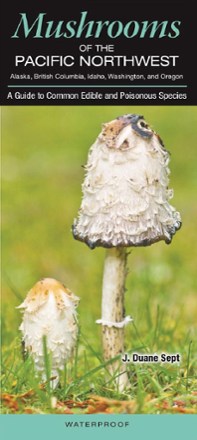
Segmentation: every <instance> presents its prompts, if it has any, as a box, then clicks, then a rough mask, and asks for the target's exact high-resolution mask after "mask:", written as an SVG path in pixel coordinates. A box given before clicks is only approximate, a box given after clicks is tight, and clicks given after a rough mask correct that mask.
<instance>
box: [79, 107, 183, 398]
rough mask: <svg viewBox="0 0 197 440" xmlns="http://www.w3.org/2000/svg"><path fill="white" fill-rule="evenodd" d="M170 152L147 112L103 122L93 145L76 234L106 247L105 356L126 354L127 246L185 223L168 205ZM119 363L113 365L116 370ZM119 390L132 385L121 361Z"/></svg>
mask: <svg viewBox="0 0 197 440" xmlns="http://www.w3.org/2000/svg"><path fill="white" fill-rule="evenodd" d="M168 163H169V153H168V151H167V150H166V149H165V148H164V145H163V142H162V141H161V139H160V137H159V136H158V135H157V134H156V133H155V132H154V131H153V130H152V129H151V128H150V127H149V126H148V124H147V123H146V122H145V120H144V118H143V116H139V115H135V114H128V115H124V116H120V117H118V118H117V119H115V120H113V121H110V122H108V123H106V124H104V125H103V129H102V131H101V133H100V134H99V136H98V138H97V139H96V141H95V143H94V144H93V145H92V147H91V148H90V152H89V155H88V161H87V165H86V166H85V170H86V175H85V180H84V183H83V186H82V190H83V199H82V203H81V208H80V210H79V215H78V218H77V219H75V220H74V224H73V236H74V238H76V239H77V240H80V241H83V242H85V243H86V244H87V245H88V246H89V247H90V248H91V249H94V248H95V247H97V246H102V247H104V248H107V251H106V258H105V267H104V276H103V289H102V318H101V320H98V321H97V322H98V323H101V324H102V328H103V349H104V358H105V360H109V359H110V358H112V357H115V356H117V355H119V354H122V353H124V326H125V325H126V324H127V323H128V322H129V321H131V318H130V317H125V315H124V291H125V278H126V273H127V270H126V258H127V252H126V248H128V247H133V246H149V245H151V244H153V243H156V242H158V241H160V240H164V241H165V242H166V243H167V244H169V243H170V242H171V240H172V237H173V235H174V234H175V232H176V231H177V230H178V229H179V228H180V226H181V219H180V214H179V212H177V211H176V210H175V208H173V207H172V206H171V205H170V204H169V199H170V198H172V196H173V191H172V190H170V189H168V182H169V178H168V176H169V169H168ZM117 368H118V364H117V362H114V364H112V365H111V366H110V367H109V371H110V372H111V373H115V372H117ZM116 381H117V384H118V388H119V390H123V389H124V388H125V387H127V386H128V377H127V373H126V371H125V367H124V366H123V365H122V366H121V367H120V369H119V376H118V377H117V380H116Z"/></svg>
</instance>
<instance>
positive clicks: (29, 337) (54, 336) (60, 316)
mask: <svg viewBox="0 0 197 440" xmlns="http://www.w3.org/2000/svg"><path fill="white" fill-rule="evenodd" d="M78 301H79V298H78V297H77V296H75V295H74V294H73V293H72V292H71V291H70V290H69V289H68V288H67V287H65V286H64V285H63V284H61V283H60V282H59V281H56V280H54V279H52V278H45V279H43V280H41V281H39V282H37V283H36V284H35V285H34V286H33V287H32V289H31V290H30V291H29V292H28V294H27V296H26V298H25V300H24V302H23V303H22V304H21V305H20V306H19V307H18V308H19V309H24V312H23V320H22V323H21V325H20V327H19V329H20V330H21V332H22V335H23V341H24V344H25V349H26V350H27V351H28V352H29V353H30V354H31V356H32V357H33V359H34V362H35V367H36V369H37V370H40V371H44V353H43V336H46V342H47V349H48V351H49V352H50V353H51V370H52V375H57V374H58V373H57V371H58V370H59V369H60V370H61V369H63V368H64V365H65V361H66V360H67V359H68V358H69V357H70V356H71V354H72V351H73V348H74V346H75V344H76V339H77V333H78V326H77V314H76V310H75V309H76V306H77V304H78Z"/></svg>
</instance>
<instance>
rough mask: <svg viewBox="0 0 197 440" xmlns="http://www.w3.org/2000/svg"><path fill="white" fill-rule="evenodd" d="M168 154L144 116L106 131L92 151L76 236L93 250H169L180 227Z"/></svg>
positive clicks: (110, 125)
mask: <svg viewBox="0 0 197 440" xmlns="http://www.w3.org/2000/svg"><path fill="white" fill-rule="evenodd" d="M168 163H169V153H168V151H167V150H166V149H165V148H164V145H163V142H162V141H161V139H160V137H159V136H158V135H157V134H156V133H155V132H154V131H153V130H152V129H151V128H150V127H149V126H148V124H147V123H146V122H145V121H144V118H143V116H139V115H135V114H131V115H124V116H121V117H119V118H117V119H115V120H113V121H111V122H108V123H106V124H104V125H103V129H102V131H101V133H100V134H99V136H98V138H97V139H96V141H95V143H94V144H93V145H92V147H91V149H90V152H89V155H88V162H87V165H86V166H85V170H86V176H85V180H84V183H83V186H82V190H83V199H82V203H81V208H80V210H79V215H78V218H77V219H75V220H74V224H73V236H74V238H76V239H77V240H80V241H84V242H85V243H86V244H87V245H88V246H89V247H90V248H91V249H93V248H95V247H96V246H103V247H106V248H111V247H119V246H121V247H122V246H124V247H128V246H148V245H151V244H152V243H155V242H157V241H160V240H164V241H165V242H166V243H167V244H169V243H170V242H171V240H172V237H173V235H174V234H175V232H176V231H177V230H178V229H179V228H180V227H181V218H180V214H179V212H177V211H176V209H175V208H174V207H173V206H171V205H170V204H169V199H171V198H172V197H173V191H172V190H171V189H168V182H169V178H168V175H169V168H168Z"/></svg>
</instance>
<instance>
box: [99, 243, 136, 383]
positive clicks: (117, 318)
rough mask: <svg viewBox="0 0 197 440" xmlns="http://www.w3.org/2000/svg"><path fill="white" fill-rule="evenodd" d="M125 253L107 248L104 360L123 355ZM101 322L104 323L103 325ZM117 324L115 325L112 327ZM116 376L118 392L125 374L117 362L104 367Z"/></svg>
mask: <svg viewBox="0 0 197 440" xmlns="http://www.w3.org/2000/svg"><path fill="white" fill-rule="evenodd" d="M126 260H127V254H126V250H125V248H120V247H119V248H111V249H107V251H106V257H105V263H104V274H103V288H102V320H101V322H102V333H103V353H104V359H105V361H108V360H109V359H111V358H113V357H115V356H117V355H120V356H121V355H122V354H123V353H124V292H125V278H126V273H127V270H126ZM105 323H108V324H107V325H105ZM116 323H117V326H116ZM108 371H109V373H110V374H113V375H114V374H115V375H116V383H117V388H118V390H119V391H123V390H124V389H125V388H126V387H127V386H128V385H129V380H128V375H127V372H126V368H125V365H123V364H122V363H121V359H120V360H118V361H114V362H113V363H112V364H110V365H109V366H108Z"/></svg>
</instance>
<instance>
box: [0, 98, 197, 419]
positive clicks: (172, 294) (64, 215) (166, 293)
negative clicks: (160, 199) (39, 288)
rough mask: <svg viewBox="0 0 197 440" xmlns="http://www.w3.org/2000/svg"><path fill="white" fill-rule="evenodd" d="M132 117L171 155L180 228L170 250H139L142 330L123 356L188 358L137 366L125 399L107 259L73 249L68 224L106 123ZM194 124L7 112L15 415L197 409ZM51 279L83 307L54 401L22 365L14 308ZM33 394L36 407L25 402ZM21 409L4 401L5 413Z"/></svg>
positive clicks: (6, 258)
mask: <svg viewBox="0 0 197 440" xmlns="http://www.w3.org/2000/svg"><path fill="white" fill-rule="evenodd" d="M132 112H133V113H139V114H143V115H144V116H145V118H146V120H147V121H148V122H149V123H150V124H151V125H152V126H153V128H154V129H155V130H156V131H157V132H158V133H159V134H160V136H161V138H162V139H163V140H164V143H165V146H166V148H167V149H169V150H170V152H171V163H170V169H171V179H170V187H172V188H174V191H175V195H174V199H173V200H172V204H173V205H174V206H176V208H177V209H178V210H179V211H180V212H181V216H182V220H183V226H182V229H181V230H180V231H179V232H177V234H176V236H175V237H174V239H173V242H172V244H171V245H170V246H166V245H165V244H164V243H157V244H155V245H153V246H151V247H148V248H137V249H134V250H132V251H131V254H130V256H129V258H128V269H129V274H128V277H127V285H126V287H127V292H126V298H125V302H126V312H127V314H128V315H129V314H130V315H131V316H132V317H133V318H134V322H133V323H132V324H130V325H128V326H127V327H126V330H125V345H126V351H127V352H133V351H137V350H138V351H140V352H144V353H153V352H158V353H160V352H167V353H180V354H181V356H182V361H181V363H180V365H177V364H175V365H166V364H165V365H164V364H158V365H156V364H148V365H145V364H143V365H139V364H138V365H137V364H129V365H128V368H129V373H130V378H131V383H132V387H131V390H130V391H129V392H124V393H123V394H120V393H118V392H117V390H116V389H115V387H114V378H112V377H110V376H109V375H107V374H106V365H105V364H104V363H103V361H102V352H101V334H100V330H101V329H100V326H98V325H96V324H95V321H96V319H98V318H100V317H101V315H100V313H101V312H100V303H101V284H102V270H103V261H104V255H105V251H104V250H103V249H96V250H94V251H91V250H89V249H88V247H87V246H86V245H84V244H83V243H80V242H77V241H75V240H74V239H73V237H72V233H71V225H72V222H73V218H74V217H76V215H77V211H78V208H79V206H80V200H81V184H82V181H83V176H84V171H83V168H82V167H81V165H83V164H85V163H86V158H87V152H88V149H89V147H90V145H91V144H92V143H93V142H94V140H95V138H96V136H97V135H98V133H99V131H100V127H101V123H102V122H105V121H109V120H111V119H113V118H114V117H116V116H118V115H121V114H124V113H132ZM196 124H197V110H196V108H195V107H176V106H175V107H174V106H172V107H154V106H152V107H134V108H131V107H129V106H128V107H115V106H114V107H107V106H106V107H98V106H95V107H61V106H59V107H33V106H31V107H22V106H21V107H4V108H3V114H2V128H3V131H2V163H3V166H2V208H3V210H2V211H3V215H2V230H3V233H2V292H3V293H2V391H3V392H4V393H7V394H8V395H12V396H15V398H16V399H18V400H17V402H18V403H17V405H18V407H17V408H18V409H17V411H18V412H19V413H23V412H25V411H26V409H27V408H31V410H32V412H36V411H37V412H38V413H39V412H41V413H52V412H58V409H57V408H53V405H52V403H51V402H52V400H51V397H52V395H55V396H56V399H57V401H58V402H65V401H67V400H68V399H72V400H75V401H77V402H83V401H84V400H85V399H88V398H90V396H92V395H93V394H94V395H99V396H103V398H111V399H117V400H120V401H122V400H128V401H131V402H133V407H132V408H133V410H132V411H133V412H136V413H151V414H152V413H163V412H164V413H166V412H172V413H174V412H175V411H176V410H177V408H179V405H178V406H177V405H176V400H178V401H182V402H183V403H184V404H185V406H184V405H182V406H181V405H180V408H181V410H180V411H183V410H184V409H186V411H188V412H193V411H194V410H196V407H197V404H195V402H194V400H195V398H196V397H195V395H196V394H195V392H196V391H197V372H196V371H197V370H196V368H197V359H196V353H197V342H196V320H197V319H196V318H197V302H196V288H197V286H196V284H197V278H196V261H197V258H196V253H197V250H196V245H195V242H196V218H197V206H196V191H197V179H196V162H195V159H196V133H195V132H196ZM48 276H49V277H54V278H57V279H59V280H60V281H62V282H63V283H65V284H66V285H67V286H68V287H69V288H70V289H71V290H72V291H73V292H74V293H75V294H76V295H78V296H79V297H80V298H81V301H80V305H79V322H80V328H81V331H80V336H79V342H78V347H77V352H76V355H75V358H74V360H73V361H72V363H71V364H69V365H67V366H66V367H65V371H64V372H62V373H61V388H59V389H57V390H56V391H55V392H51V390H50V387H48V386H46V387H45V389H43V388H42V387H40V385H39V380H38V378H36V375H35V373H34V366H33V363H32V361H31V359H30V358H28V359H27V361H26V362H24V361H23V360H22V357H21V348H20V332H19V330H18V327H19V325H20V322H21V315H20V312H19V311H18V310H17V309H16V306H17V305H19V304H20V302H22V300H23V298H24V297H25V296H26V293H27V291H28V290H29V289H30V288H31V287H32V286H33V285H34V284H35V282H37V281H38V280H39V279H40V278H43V277H48ZM191 341H192V342H191ZM29 390H33V392H32V393H30V396H29V397H27V398H19V397H17V396H20V395H21V394H24V393H28V391H29ZM12 399H14V397H12ZM166 402H167V403H166ZM13 408H14V407H13ZM13 408H12V406H10V405H8V402H7V403H6V401H5V400H4V405H3V407H2V412H3V413H9V412H13V411H14V409H13ZM59 411H60V412H61V411H62V409H61V408H60V409H59ZM74 411H76V412H84V411H86V409H80V408H78V409H77V408H76V409H75V410H74Z"/></svg>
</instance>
